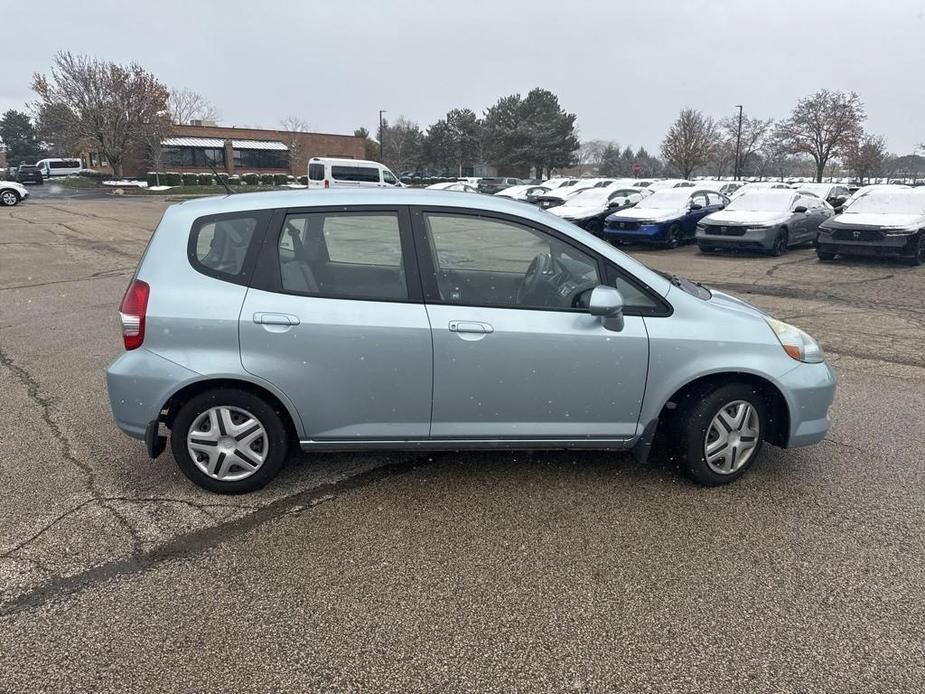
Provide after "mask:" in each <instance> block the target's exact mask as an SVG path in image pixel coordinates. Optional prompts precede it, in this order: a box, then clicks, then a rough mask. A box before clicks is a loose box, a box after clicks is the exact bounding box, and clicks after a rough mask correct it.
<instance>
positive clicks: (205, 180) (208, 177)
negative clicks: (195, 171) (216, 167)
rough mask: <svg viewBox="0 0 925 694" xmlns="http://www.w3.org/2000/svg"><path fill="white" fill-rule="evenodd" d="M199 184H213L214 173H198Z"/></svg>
mask: <svg viewBox="0 0 925 694" xmlns="http://www.w3.org/2000/svg"><path fill="white" fill-rule="evenodd" d="M198 178H199V185H201V186H210V185H212V174H210V173H201V174H199V175H198Z"/></svg>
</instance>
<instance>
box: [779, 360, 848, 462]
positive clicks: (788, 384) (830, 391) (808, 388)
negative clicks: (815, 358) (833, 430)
mask: <svg viewBox="0 0 925 694" xmlns="http://www.w3.org/2000/svg"><path fill="white" fill-rule="evenodd" d="M836 383H837V379H836V377H835V372H834V371H832V368H831V367H830V366H829V365H828V364H826V363H825V362H822V363H821V364H798V365H797V366H796V367H794V368H793V369H791V370H790V371H788V372H787V373H786V374H784V376H783V377H781V378H780V379H779V380H778V386H779V387H780V389H781V392H782V393H783V394H784V398H785V399H786V400H787V405H788V408H789V410H790V434H789V436H788V438H787V442H786V445H785V446H784V447H785V448H796V447H798V446H810V445H812V444H814V443H818V442H819V441H821V440H822V439H823V438H825V435H826V432H828V430H829V425H830V421H829V407H831V405H832V402H833V401H834V400H835V387H836Z"/></svg>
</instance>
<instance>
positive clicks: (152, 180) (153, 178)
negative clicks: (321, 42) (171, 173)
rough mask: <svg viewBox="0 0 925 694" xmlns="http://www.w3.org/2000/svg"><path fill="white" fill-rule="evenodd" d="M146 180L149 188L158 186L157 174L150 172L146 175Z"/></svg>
mask: <svg viewBox="0 0 925 694" xmlns="http://www.w3.org/2000/svg"><path fill="white" fill-rule="evenodd" d="M145 180H146V181H147V182H148V185H149V186H156V185H157V172H156V171H149V172H148V173H146V174H145Z"/></svg>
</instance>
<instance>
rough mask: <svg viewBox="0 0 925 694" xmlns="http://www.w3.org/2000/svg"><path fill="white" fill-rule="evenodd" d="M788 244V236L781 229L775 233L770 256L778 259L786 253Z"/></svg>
mask: <svg viewBox="0 0 925 694" xmlns="http://www.w3.org/2000/svg"><path fill="white" fill-rule="evenodd" d="M789 244H790V234H788V233H787V230H786V229H781V230H780V231H778V232H777V236H775V237H774V246H773V247H772V248H771V255H773V256H774V257H775V258H779V257H780V256H782V255H783V254H784V253H786V252H787V246H788V245H789Z"/></svg>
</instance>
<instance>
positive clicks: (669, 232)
mask: <svg viewBox="0 0 925 694" xmlns="http://www.w3.org/2000/svg"><path fill="white" fill-rule="evenodd" d="M727 204H729V198H727V197H726V196H725V195H722V194H721V193H717V192H716V191H714V190H706V189H704V188H697V187H696V186H694V187H688V188H668V189H666V190H660V191H658V192H656V193H654V194H652V195H650V196H649V197H648V198H645V199H644V200H641V201H640V202H639V203H638V204H637V205H636V206H635V207H631V208H628V209H625V210H620V211H619V212H614V213H613V214H612V215H610V216H608V217H607V219H605V220H604V230H603V233H602V234H601V235H602V236H603V237H604V238H605V239H607V240H608V241H616V242H619V243H646V244H654V245H658V246H664V247H665V248H677V247H678V246H680V245H681V244H682V243H684V242H686V241H692V240H693V239H694V236H695V234H696V231H697V222H698V221H699V220H700V219H701V218H703V217H706V216H707V215H708V214H711V213H713V212H719V211H720V210H721V209H723V208H724V207H725V206H726V205H727Z"/></svg>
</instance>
